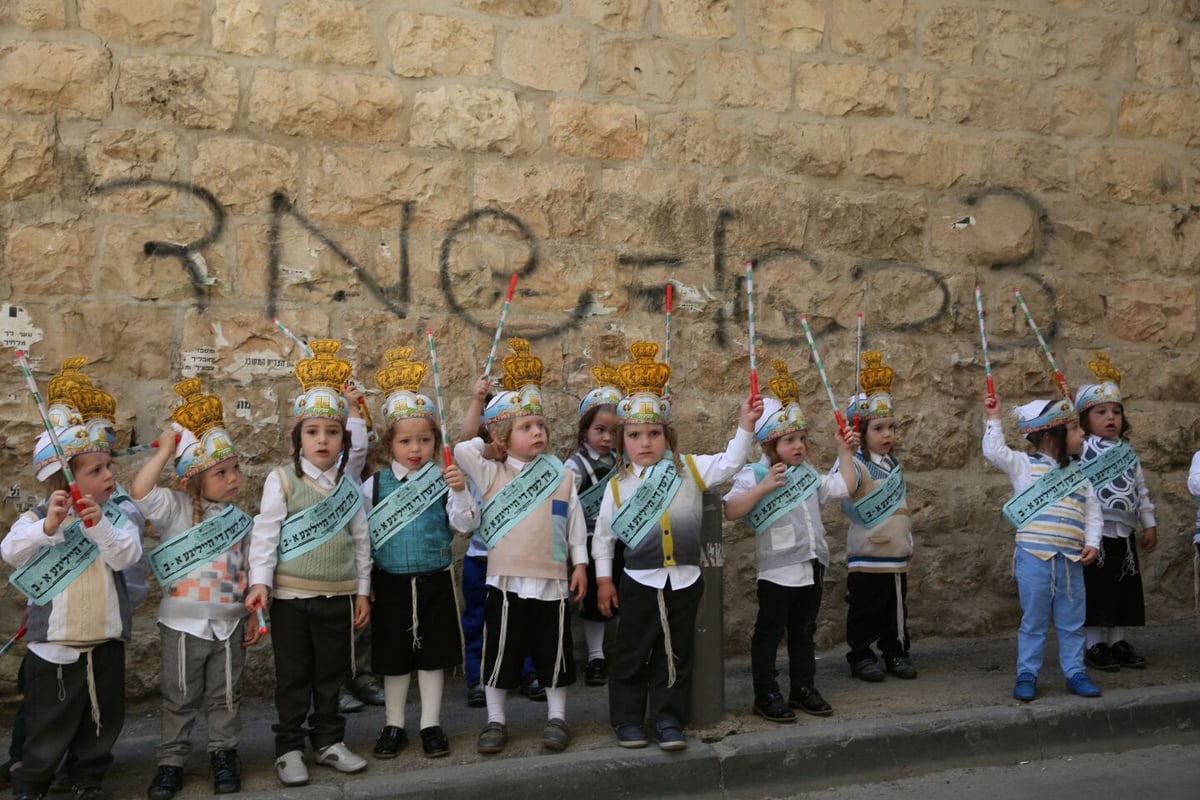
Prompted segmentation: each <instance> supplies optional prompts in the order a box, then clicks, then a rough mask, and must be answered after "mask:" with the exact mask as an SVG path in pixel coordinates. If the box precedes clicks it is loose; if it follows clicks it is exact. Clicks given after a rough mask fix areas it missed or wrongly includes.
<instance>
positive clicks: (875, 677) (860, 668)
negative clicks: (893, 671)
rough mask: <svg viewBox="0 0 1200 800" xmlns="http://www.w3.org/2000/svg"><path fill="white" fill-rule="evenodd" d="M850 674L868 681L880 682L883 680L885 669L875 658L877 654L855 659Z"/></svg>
mask: <svg viewBox="0 0 1200 800" xmlns="http://www.w3.org/2000/svg"><path fill="white" fill-rule="evenodd" d="M850 674H851V675H853V676H854V677H856V678H858V679H859V680H864V681H867V682H868V683H879V682H880V681H882V680H883V670H881V669H880V668H879V663H878V662H877V661H876V660H875V656H870V657H868V658H860V659H859V660H858V661H855V662H854V663H853V664H851V665H850Z"/></svg>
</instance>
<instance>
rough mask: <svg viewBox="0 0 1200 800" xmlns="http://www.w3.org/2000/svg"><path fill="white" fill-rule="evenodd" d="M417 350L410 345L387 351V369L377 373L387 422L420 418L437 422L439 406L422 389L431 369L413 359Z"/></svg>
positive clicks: (385, 354)
mask: <svg viewBox="0 0 1200 800" xmlns="http://www.w3.org/2000/svg"><path fill="white" fill-rule="evenodd" d="M412 355H413V348H412V347H409V346H408V345H403V346H400V347H393V348H391V349H389V350H387V351H386V352H384V354H383V357H384V358H385V359H386V360H387V366H385V367H381V368H379V369H378V370H376V371H375V384H376V385H377V386H378V387H379V388H380V389H381V390H382V391H383V393H384V400H383V406H382V411H383V416H384V418H385V419H387V420H389V421H391V420H397V419H412V418H414V417H420V418H425V419H430V420H433V421H435V422H436V421H437V407H436V406H435V405H434V403H433V400H431V399H430V398H429V396H428V395H425V394H422V393H421V392H420V391H419V389H420V388H421V382H422V381H424V380H425V375H426V373H428V372H429V368H428V367H427V366H426V365H425V364H424V363H423V362H420V361H414V360H413V357H412Z"/></svg>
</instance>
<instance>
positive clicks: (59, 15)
mask: <svg viewBox="0 0 1200 800" xmlns="http://www.w3.org/2000/svg"><path fill="white" fill-rule="evenodd" d="M0 24H4V25H19V26H21V27H22V28H28V29H29V30H31V31H44V30H53V29H56V28H63V27H65V26H66V24H67V19H66V14H65V13H64V12H63V4H62V2H60V0H9V2H7V3H5V4H4V5H2V6H0Z"/></svg>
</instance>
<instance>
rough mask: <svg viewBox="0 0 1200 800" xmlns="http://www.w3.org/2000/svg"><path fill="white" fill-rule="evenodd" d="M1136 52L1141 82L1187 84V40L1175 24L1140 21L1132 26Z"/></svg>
mask: <svg viewBox="0 0 1200 800" xmlns="http://www.w3.org/2000/svg"><path fill="white" fill-rule="evenodd" d="M1133 54H1134V55H1133V58H1134V64H1135V65H1136V67H1137V79H1138V80H1139V81H1141V82H1142V83H1148V84H1150V85H1151V86H1162V87H1174V86H1186V85H1187V83H1188V61H1189V56H1188V52H1187V40H1186V39H1185V37H1184V32H1183V31H1181V30H1180V29H1179V28H1177V27H1176V26H1174V25H1171V24H1170V23H1167V22H1142V23H1138V24H1137V25H1136V26H1135V27H1134V29H1133Z"/></svg>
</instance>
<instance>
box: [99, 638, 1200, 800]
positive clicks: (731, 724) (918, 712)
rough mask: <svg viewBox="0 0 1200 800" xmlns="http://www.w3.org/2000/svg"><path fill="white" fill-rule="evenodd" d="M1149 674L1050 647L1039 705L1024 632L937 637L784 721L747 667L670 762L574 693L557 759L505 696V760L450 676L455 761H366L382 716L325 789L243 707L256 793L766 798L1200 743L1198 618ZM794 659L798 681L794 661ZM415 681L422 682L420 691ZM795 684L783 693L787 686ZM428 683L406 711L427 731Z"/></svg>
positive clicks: (1151, 654) (320, 770)
mask: <svg viewBox="0 0 1200 800" xmlns="http://www.w3.org/2000/svg"><path fill="white" fill-rule="evenodd" d="M1132 638H1133V641H1134V642H1135V644H1136V646H1137V647H1138V649H1139V651H1141V652H1142V653H1143V654H1144V655H1145V656H1146V658H1147V659H1148V660H1149V668H1148V669H1145V670H1125V671H1122V672H1119V673H1097V672H1093V673H1092V676H1093V678H1094V679H1095V680H1096V682H1097V683H1099V684H1100V685H1101V687H1103V688H1104V690H1105V693H1104V696H1103V697H1101V698H1098V699H1091V700H1088V699H1082V698H1078V697H1074V696H1071V695H1069V694H1067V692H1066V691H1065V689H1064V687H1063V679H1062V676H1061V674H1060V673H1059V671H1058V667H1057V654H1056V651H1055V649H1054V645H1053V642H1052V643H1051V645H1050V647H1048V649H1047V653H1046V665H1047V666H1046V667H1044V668H1043V670H1042V675H1041V683H1040V690H1039V697H1038V700H1036V701H1035V702H1033V703H1030V704H1024V703H1018V702H1016V701H1014V700H1012V697H1011V691H1012V681H1013V662H1014V660H1015V657H1016V645H1015V643H1014V639H1013V636H1012V635H1004V636H998V637H993V638H988V639H971V640H949V639H931V640H926V641H917V642H914V643H913V649H912V653H913V660H914V663H915V664H916V665H917V667H918V669H919V670H920V677H919V678H917V679H916V680H912V681H901V680H898V679H895V678H893V677H891V676H889V677H888V679H887V680H886V681H884V682H883V683H878V684H868V683H863V682H861V681H858V680H856V679H853V678H851V677H850V676H849V671H848V669H847V667H846V663H845V660H844V658H843V656H842V651H841V650H840V649H838V650H835V651H829V652H825V653H822V654H821V657H820V658H819V660H818V663H817V687H818V688H819V689H820V690H821V692H822V693H823V694H824V696H825V698H826V699H827V700H828V701H829V702H830V703H831V704H832V705H833V706H834V714H833V716H831V717H828V718H815V717H808V716H805V715H800V716H801V719H800V720H799V721H798V723H797V724H794V725H776V724H773V723H769V722H766V721H765V720H762V719H761V718H759V717H756V716H754V715H753V714H752V713H751V712H750V703H751V698H752V693H751V686H750V674H749V664H748V662H746V661H741V660H739V661H730V662H728V663H727V665H726V707H727V714H726V716H725V718H724V719H723V720H722V721H721V722H720V723H718V724H717V725H715V726H713V727H711V728H707V729H703V730H689V731H688V735H689V747H688V749H687V750H686V751H684V752H682V753H664V752H662V751H660V750H659V749H658V748H656V747H654V746H653V745H651V746H650V747H649V748H647V749H644V750H624V749H621V748H619V747H617V746H616V743H615V740H614V738H613V735H612V732H611V730H610V729H609V727H608V724H607V700H608V693H607V689H605V688H593V687H586V686H583V685H582V682H580V683H579V684H576V685H575V686H573V687H571V689H569V690H568V701H567V702H568V708H567V711H568V723H569V724H570V727H571V733H572V737H573V738H572V742H571V745H570V747H569V748H568V749H567V751H566V752H564V753H560V754H551V753H548V752H546V751H544V750H542V748H541V746H540V742H539V740H540V733H541V726H542V723H543V721H544V715H545V709H546V706H545V705H544V704H541V703H534V702H532V701H530V700H527V699H526V698H524V697H521V696H520V695H516V694H514V695H512V696H510V698H509V702H508V717H509V720H508V728H509V746H508V748H507V749H506V750H505V752H504V753H502V754H500V755H497V756H481V755H479V754H477V753H476V752H475V737H476V735H477V734H478V732H479V729H480V728H481V727H482V725H483V723H484V722H485V721H486V715H485V713H484V710H483V709H469V708H467V707H466V703H465V693H464V690H463V687H462V684H461V682H460V680H459V679H453V680H450V681H448V682H447V690H446V697H445V702H444V704H443V713H442V725H443V727H444V728H445V730H446V732H447V734H448V735H449V736H450V740H451V741H450V746H451V753H450V755H449V756H448V757H446V758H442V759H437V760H430V759H426V758H424V756H423V755H422V754H421V748H420V742H419V740H417V737H416V736H415V735H414V736H412V737H411V738H410V741H409V745H408V749H407V750H405V751H404V752H403V753H401V755H400V756H399V757H398V758H395V759H392V760H389V761H378V760H375V759H374V758H371V757H370V753H371V748H372V745H373V743H374V739H375V735H376V734H377V733H378V731H379V728H380V727H381V726H382V724H383V711H382V709H380V708H372V707H368V708H367V709H366V710H365V711H363V712H360V713H357V714H352V715H349V717H348V727H347V743H348V744H349V745H350V747H351V748H352V749H354V750H355V751H356V752H358V753H359V754H360V755H363V756H364V757H367V758H368V760H369V761H370V765H369V766H368V768H367V769H366V770H365V771H364V772H362V773H359V774H358V775H354V776H343V775H341V774H339V773H337V772H334V771H333V770H331V769H329V768H326V767H319V766H311V765H310V771H311V773H312V779H313V780H312V783H311V784H310V785H309V786H306V787H300V788H296V789H284V788H283V787H281V786H280V784H279V782H278V781H277V779H276V778H275V774H274V768H273V746H272V736H271V730H270V726H271V723H272V722H273V720H274V709H273V706H272V704H271V702H270V700H269V699H267V698H261V697H251V698H246V699H245V700H244V701H243V706H242V708H243V715H244V719H245V735H244V737H243V744H242V747H241V750H240V752H241V756H242V761H243V763H244V775H243V778H244V791H243V795H251V796H253V795H256V794H262V795H263V796H266V795H267V794H268V793H269V794H270V795H271V796H273V797H295V798H312V800H319V799H320V798H364V799H365V798H392V797H428V796H430V795H432V794H433V793H435V792H436V793H437V795H438V798H439V800H456V798H468V797H470V798H473V799H474V800H478V798H479V797H480V796H481V795H486V796H487V798H488V800H505V799H506V798H514V800H515V799H516V798H520V800H525V798H530V797H542V796H555V797H571V796H572V795H575V796H578V797H582V798H606V797H613V798H620V797H642V796H675V795H689V796H692V797H697V796H699V797H732V798H739V797H747V798H749V797H764V796H769V795H779V794H795V793H797V792H801V791H805V790H811V789H817V788H823V787H829V786H834V785H838V784H845V783H858V782H862V781H867V780H883V779H887V778H892V777H898V776H905V775H914V774H920V773H922V772H930V771H934V770H939V769H947V768H951V767H961V766H982V765H999V764H1008V763H1015V762H1018V761H1025V760H1036V759H1042V758H1048V757H1052V756H1058V755H1063V754H1070V753H1078V752H1108V751H1120V750H1123V749H1129V748H1132V747H1135V746H1145V745H1146V744H1148V743H1154V744H1166V743H1172V742H1180V743H1197V742H1200V630H1198V629H1197V625H1196V622H1195V620H1193V619H1191V618H1186V619H1180V620H1176V621H1173V622H1169V623H1155V624H1153V625H1151V626H1150V627H1148V628H1145V629H1143V630H1138V631H1135V632H1134V633H1133V637H1132ZM780 666H781V667H783V668H784V671H785V672H786V666H785V661H784V660H783V658H782V656H781V661H780ZM414 683H415V682H414ZM784 691H785V693H786V691H787V685H786V682H785V683H784ZM415 696H416V694H415V687H414V690H413V694H412V695H411V699H410V703H409V706H408V709H407V713H408V726H409V729H410V731H411V732H412V733H413V734H415V731H416V728H417V717H418V713H419V709H418V708H417V706H416V702H415ZM203 737H204V733H203V726H202V725H198V726H197V730H196V731H195V732H194V737H193V739H194V741H195V742H196V743H197V744H198V747H197V749H198V751H199V752H198V754H197V755H194V756H193V759H192V762H191V763H190V764H189V765H188V769H187V775H186V786H185V788H184V791H183V792H182V793H181V795H180V796H181V797H196V796H203V795H205V794H208V793H209V792H210V791H211V782H210V780H209V778H208V776H207V758H206V757H205V756H204V753H203V750H204V747H203V741H204V738H203ZM157 740H158V719H157V713H156V711H155V710H154V709H143V710H137V711H131V713H130V714H129V715H128V716H127V720H126V724H125V730H124V733H123V734H122V737H121V741H120V742H119V744H118V746H117V749H116V753H115V756H116V764H115V765H114V768H113V770H112V772H111V773H110V776H109V780H108V781H107V787H106V788H108V789H109V791H110V792H111V795H112V796H113V797H114V798H141V797H144V796H145V790H146V787H147V786H148V785H149V782H150V780H151V778H152V777H153V774H154V769H155V763H154V745H155V744H156V743H157Z"/></svg>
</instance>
